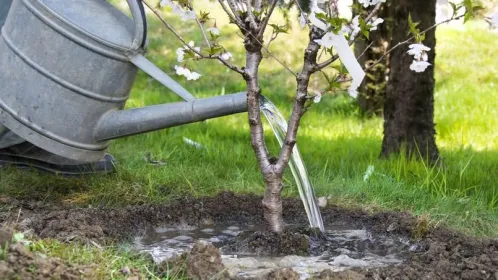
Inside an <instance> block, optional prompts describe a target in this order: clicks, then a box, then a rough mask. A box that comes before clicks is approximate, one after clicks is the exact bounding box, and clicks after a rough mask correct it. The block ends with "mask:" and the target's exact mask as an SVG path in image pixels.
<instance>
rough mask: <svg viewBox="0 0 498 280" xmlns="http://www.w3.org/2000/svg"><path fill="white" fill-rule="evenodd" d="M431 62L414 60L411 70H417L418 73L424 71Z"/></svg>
mask: <svg viewBox="0 0 498 280" xmlns="http://www.w3.org/2000/svg"><path fill="white" fill-rule="evenodd" d="M430 65H431V64H430V63H429V62H427V61H418V60H414V61H413V62H412V64H411V65H410V70H412V71H415V72H417V73H422V72H424V71H425V69H427V67H429V66H430Z"/></svg>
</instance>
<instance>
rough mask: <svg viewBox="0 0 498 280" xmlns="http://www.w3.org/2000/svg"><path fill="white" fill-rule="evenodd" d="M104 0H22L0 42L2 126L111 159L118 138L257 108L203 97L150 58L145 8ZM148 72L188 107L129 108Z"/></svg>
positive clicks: (50, 146)
mask: <svg viewBox="0 0 498 280" xmlns="http://www.w3.org/2000/svg"><path fill="white" fill-rule="evenodd" d="M127 1H128V5H129V7H130V11H131V14H132V16H133V20H132V19H131V18H129V17H128V16H126V15H125V14H124V13H122V12H121V11H119V10H118V9H116V8H114V7H113V6H112V5H111V4H109V3H107V1H104V0H14V2H13V4H12V7H11V9H10V12H9V16H8V18H7V21H6V23H5V25H4V27H3V29H2V35H1V37H2V39H1V40H0V123H2V124H3V125H5V126H6V127H8V128H9V129H11V130H12V131H14V132H15V133H17V134H18V135H20V136H21V137H23V138H24V139H26V140H28V141H30V142H31V143H33V144H35V145H37V146H39V147H41V148H43V149H45V150H48V151H50V152H52V153H55V154H58V155H60V156H64V157H67V158H70V159H75V160H80V161H94V160H98V159H100V158H102V156H103V155H104V153H105V151H106V149H107V147H108V145H109V140H111V139H115V138H119V137H123V136H129V135H134V134H138V133H144V132H149V131H154V130H158V129H162V128H167V127H172V126H176V125H182V124H187V123H192V122H197V121H201V120H206V119H209V118H215V117H220V116H225V115H229V114H235V113H240V112H244V111H246V110H247V101H246V95H245V93H237V94H231V95H223V96H217V97H212V98H206V99H195V98H194V97H193V96H192V95H191V94H190V93H189V92H188V91H186V90H185V89H184V88H183V87H181V86H180V85H179V84H178V83H176V82H175V81H174V80H173V79H171V78H170V77H169V76H167V75H166V74H165V73H163V72H162V71H161V70H160V69H159V68H157V67H156V66H154V64H152V63H151V62H149V61H148V60H147V59H146V58H145V57H144V56H143V53H144V52H145V51H144V49H145V48H146V45H147V35H146V34H147V25H146V19H145V12H144V9H143V6H142V3H141V2H140V0H127ZM138 68H140V69H142V70H143V71H145V72H146V73H148V74H149V75H151V76H152V77H154V78H155V79H156V80H158V81H159V82H160V83H162V84H163V85H165V86H167V87H168V88H169V89H171V90H172V91H173V92H175V93H176V94H178V95H179V96H181V97H182V98H183V99H185V101H186V102H178V103H169V104H161V105H154V106H149V107H145V108H137V109H130V110H123V108H124V106H125V103H126V100H127V99H128V97H129V93H130V89H131V87H132V85H133V82H134V80H135V76H136V73H137V70H138Z"/></svg>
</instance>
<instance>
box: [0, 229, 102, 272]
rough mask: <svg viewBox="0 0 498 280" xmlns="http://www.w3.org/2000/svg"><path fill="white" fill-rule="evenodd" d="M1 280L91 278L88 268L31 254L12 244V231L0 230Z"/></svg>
mask: <svg viewBox="0 0 498 280" xmlns="http://www.w3.org/2000/svg"><path fill="white" fill-rule="evenodd" d="M0 237H1V240H0V241H1V244H3V245H1V246H0V248H1V250H0V278H1V279H68V280H72V279H75V280H76V279H82V278H92V277H93V269H92V267H90V266H86V267H85V266H73V265H70V264H67V263H65V262H63V261H61V260H59V259H55V258H49V257H46V256H43V255H39V254H35V253H33V252H31V251H30V250H29V249H28V248H27V247H26V246H24V245H23V244H21V243H12V231H10V230H9V229H7V228H1V229H0Z"/></svg>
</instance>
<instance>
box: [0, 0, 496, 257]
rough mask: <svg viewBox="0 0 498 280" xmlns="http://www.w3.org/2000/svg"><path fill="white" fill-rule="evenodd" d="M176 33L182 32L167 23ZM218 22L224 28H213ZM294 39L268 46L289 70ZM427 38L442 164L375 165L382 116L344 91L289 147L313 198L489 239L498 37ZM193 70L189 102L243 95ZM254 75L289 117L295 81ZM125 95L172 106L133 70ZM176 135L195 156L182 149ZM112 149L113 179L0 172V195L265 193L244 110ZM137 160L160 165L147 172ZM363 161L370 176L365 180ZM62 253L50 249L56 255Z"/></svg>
mask: <svg viewBox="0 0 498 280" xmlns="http://www.w3.org/2000/svg"><path fill="white" fill-rule="evenodd" d="M209 5H211V4H209ZM218 12H219V11H214V12H213V13H218ZM225 22H226V21H225ZM177 26H182V25H180V24H179V23H178V22H177ZM219 26H225V25H224V24H223V21H219ZM182 29H184V31H185V34H186V37H188V38H189V40H190V39H193V40H195V41H196V42H200V38H201V37H200V35H199V34H197V33H195V32H194V31H193V30H194V28H193V27H192V28H191V27H187V26H185V25H183V27H182ZM150 32H151V34H150V37H149V40H150V50H149V54H148V57H149V58H150V59H151V60H152V61H154V62H155V63H156V64H157V65H158V66H159V67H161V68H162V69H164V70H165V71H166V72H167V73H169V74H171V75H174V69H173V66H174V65H175V58H176V57H175V50H176V48H177V47H179V46H180V45H179V44H178V43H177V42H176V41H175V40H174V39H173V38H172V36H171V35H170V34H169V33H167V32H166V31H165V29H164V28H162V27H161V26H160V24H159V23H158V22H157V21H156V20H155V19H154V18H152V17H151V18H150ZM222 32H223V33H224V34H226V38H225V39H224V41H223V42H224V46H225V47H227V49H229V50H230V51H231V52H232V53H233V54H235V61H236V62H237V63H238V64H241V63H242V62H243V61H244V57H243V55H242V52H241V48H240V47H239V46H238V44H240V38H239V37H238V36H237V34H236V33H235V32H234V31H233V29H230V28H222ZM301 32H302V31H300V29H299V28H294V29H293V30H292V32H291V33H292V34H290V35H286V36H283V37H281V38H280V39H278V40H277V42H276V43H274V44H273V45H272V48H271V50H272V52H273V53H274V54H275V55H276V56H277V57H279V58H280V59H281V60H282V61H284V62H285V63H286V64H287V65H289V66H290V67H291V68H292V69H294V70H295V71H297V70H298V69H299V63H300V56H301V54H302V51H303V47H304V43H305V42H302V41H296V40H293V39H292V38H294V37H295V36H299V34H301ZM437 38H438V46H437V49H436V52H437V61H436V82H437V84H436V93H435V98H436V103H435V104H436V105H435V106H436V108H435V114H436V116H435V118H436V124H437V144H438V146H439V148H440V151H441V155H442V157H443V159H444V168H442V169H440V168H432V167H428V166H426V165H425V164H424V163H423V162H416V161H410V160H406V159H404V158H402V157H400V158H392V159H390V160H381V159H378V155H379V153H380V146H381V141H382V120H381V119H378V118H374V119H363V118H361V117H360V115H359V114H358V110H357V106H356V104H355V101H354V100H352V99H350V98H349V97H347V96H345V95H342V94H338V95H335V96H327V97H326V98H324V99H323V101H322V102H321V103H319V104H317V105H314V106H313V107H312V109H311V110H310V111H309V112H308V113H307V114H306V115H305V117H304V119H303V122H302V126H301V128H300V131H299V138H298V145H299V147H300V150H301V153H302V155H303V158H304V160H305V162H306V164H307V169H308V172H309V175H310V178H311V181H312V182H313V184H314V185H315V188H316V192H317V195H319V196H322V195H332V197H333V198H332V200H333V201H334V202H335V203H337V204H340V205H343V206H351V207H363V208H365V209H373V210H386V209H388V210H400V211H410V212H412V213H414V214H417V215H427V216H428V217H430V219H431V221H433V222H434V223H444V224H445V225H448V226H450V227H453V228H455V229H458V230H461V231H463V232H466V233H469V234H474V235H488V236H496V235H498V234H497V233H498V231H497V228H496V224H497V222H498V214H497V207H498V183H497V182H498V137H497V135H498V133H497V132H496V131H497V130H496V128H497V127H498V98H497V97H498V65H497V64H496V61H498V54H497V52H496V40H497V39H498V34H496V33H492V32H489V31H488V30H487V29H486V27H485V25H483V24H479V23H475V22H471V23H470V24H468V25H467V26H466V27H465V28H464V29H463V30H459V29H454V28H450V27H441V28H439V29H438V31H437ZM198 67H199V68H198V70H199V72H201V73H202V74H203V77H202V78H201V79H200V80H199V81H196V82H186V81H184V80H182V79H181V78H178V80H179V81H180V82H181V83H182V84H184V85H185V86H186V88H187V89H188V90H190V91H191V92H192V93H193V94H194V95H195V96H197V97H206V96H214V95H218V94H223V93H232V92H238V91H242V90H244V83H243V80H242V79H241V78H240V77H239V76H238V75H237V74H235V73H231V72H229V71H227V70H225V69H224V68H223V67H222V66H221V65H219V63H217V62H204V61H203V62H201V63H199V65H198ZM407 67H408V66H407ZM261 72H262V75H261V85H262V88H263V94H264V95H265V96H267V97H269V98H270V99H271V100H272V101H273V102H274V103H275V104H276V105H277V106H278V107H279V108H280V109H281V111H282V112H283V114H284V115H286V116H288V115H289V113H290V109H291V105H292V102H291V101H292V96H293V93H294V88H295V81H294V78H293V77H292V76H291V75H290V74H289V73H288V72H287V71H286V70H285V69H284V68H283V67H281V66H279V65H278V64H277V63H276V62H275V61H274V60H272V59H267V60H265V61H264V62H263V65H262V68H261ZM131 96H132V97H131V99H130V100H129V102H128V104H127V106H128V107H138V106H145V105H151V104H159V103H165V102H173V101H178V100H179V99H178V98H177V97H174V96H173V95H172V94H171V93H170V92H169V91H168V90H167V89H165V88H164V87H162V86H161V85H159V84H158V83H157V82H155V81H153V80H151V79H150V78H149V77H147V76H146V75H145V74H144V73H139V75H138V77H137V80H136V83H135V86H134V88H133V91H132V95H131ZM266 128H267V131H266V132H265V133H266V139H267V141H268V144H269V147H270V149H271V150H272V151H276V150H277V142H276V140H275V139H274V138H273V135H272V133H271V131H268V126H266ZM183 137H186V138H189V139H191V140H193V141H196V142H198V143H200V144H202V145H203V146H204V148H203V149H196V148H194V147H192V146H190V145H187V144H185V143H184V141H183ZM110 152H111V153H112V154H113V155H114V156H115V157H116V158H117V159H118V160H119V162H120V164H119V167H118V172H117V174H115V175H111V176H106V177H90V178H80V179H75V178H61V177H53V176H49V175H43V174H37V173H26V172H20V171H16V170H12V169H10V170H4V171H0V172H1V173H0V193H3V194H9V195H13V196H16V197H35V198H38V199H43V200H51V201H57V202H59V203H65V204H68V205H77V206H88V205H92V206H104V207H112V206H122V205H128V204H141V203H164V202H167V201H169V200H170V199H173V198H176V197H179V196H183V195H185V194H193V195H197V196H203V195H213V194H214V193H216V192H218V191H225V190H228V191H234V192H237V193H257V194H263V191H264V186H263V183H262V178H261V175H260V173H259V171H258V168H257V165H256V161H255V157H254V154H253V151H252V149H251V146H250V138H249V130H248V125H247V114H239V115H235V116H228V117H223V118H219V119H213V120H208V121H206V122H202V123H196V124H190V125H186V126H181V127H175V128H170V129H167V130H162V131H158V132H153V133H148V134H144V135H138V136H133V137H128V138H125V139H120V140H117V141H115V142H114V143H113V145H112V146H111V148H110ZM146 153H151V155H152V156H153V158H155V159H160V160H162V161H165V162H166V165H165V166H151V165H148V164H147V163H146V161H145V160H144V155H145V154H146ZM370 165H373V166H374V167H375V173H374V174H373V175H372V176H371V177H370V178H369V179H368V180H367V181H364V179H363V175H364V173H365V171H366V170H367V168H368V166H370ZM284 194H285V195H286V196H294V197H297V196H298V192H297V189H296V187H295V184H294V182H293V178H292V176H291V174H290V172H288V173H287V174H286V176H285V190H284ZM63 252H64V250H59V253H57V254H56V255H59V254H63Z"/></svg>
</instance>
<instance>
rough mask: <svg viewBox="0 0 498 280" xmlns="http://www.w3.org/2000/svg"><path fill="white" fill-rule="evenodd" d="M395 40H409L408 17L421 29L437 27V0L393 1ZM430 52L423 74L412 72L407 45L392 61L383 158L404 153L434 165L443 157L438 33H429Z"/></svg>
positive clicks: (400, 49)
mask: <svg viewBox="0 0 498 280" xmlns="http://www.w3.org/2000/svg"><path fill="white" fill-rule="evenodd" d="M392 5H393V9H394V14H393V30H392V32H393V38H392V41H391V46H394V45H396V44H397V43H398V42H402V41H404V40H406V38H407V30H409V27H408V15H409V13H411V16H412V18H413V20H414V21H415V22H420V25H419V26H418V27H419V28H420V30H424V29H426V28H428V27H430V26H432V25H434V24H435V17H436V0H417V1H413V0H394V1H393V2H392ZM423 43H424V44H425V45H426V46H428V47H429V48H431V51H430V52H429V63H431V64H432V66H430V67H428V68H427V69H426V70H425V72H423V73H416V72H413V71H411V70H410V68H409V67H410V64H411V63H412V61H413V56H411V55H408V54H407V53H406V52H407V50H408V47H407V45H404V46H401V47H399V48H397V49H395V50H394V51H393V52H392V53H391V58H390V74H389V82H388V85H387V90H386V99H385V104H384V140H383V142H382V152H381V155H382V156H384V157H387V156H389V155H391V154H396V153H400V152H402V149H404V151H405V152H406V153H407V154H408V155H409V156H412V155H418V154H419V152H420V155H421V156H422V157H423V158H424V159H427V160H429V161H431V162H434V161H436V160H437V159H438V158H439V151H438V149H437V146H436V141H435V134H436V131H435V124H434V83H435V81H434V59H435V50H434V48H435V46H436V36H435V30H434V29H432V30H431V31H429V32H427V33H426V38H425V41H424V42H423Z"/></svg>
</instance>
